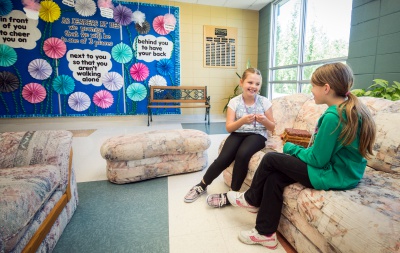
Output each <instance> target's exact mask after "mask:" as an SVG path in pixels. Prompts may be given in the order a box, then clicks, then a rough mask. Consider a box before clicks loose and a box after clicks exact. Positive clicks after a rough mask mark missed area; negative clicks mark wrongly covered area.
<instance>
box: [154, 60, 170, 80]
mask: <svg viewBox="0 0 400 253" xmlns="http://www.w3.org/2000/svg"><path fill="white" fill-rule="evenodd" d="M172 69H173V64H172V62H171V61H170V60H169V59H161V60H160V61H158V62H157V71H158V73H160V74H161V75H164V76H166V75H169V74H171V72H172Z"/></svg>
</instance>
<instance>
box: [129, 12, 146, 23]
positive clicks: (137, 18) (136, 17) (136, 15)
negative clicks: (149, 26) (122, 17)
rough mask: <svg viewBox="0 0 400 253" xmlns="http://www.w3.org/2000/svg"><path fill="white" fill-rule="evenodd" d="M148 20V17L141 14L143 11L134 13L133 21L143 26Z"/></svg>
mask: <svg viewBox="0 0 400 253" xmlns="http://www.w3.org/2000/svg"><path fill="white" fill-rule="evenodd" d="M145 20H146V15H145V14H144V13H143V12H141V11H134V12H133V13H132V21H133V22H134V23H135V24H137V25H139V26H142V24H143V22H144V21H145Z"/></svg>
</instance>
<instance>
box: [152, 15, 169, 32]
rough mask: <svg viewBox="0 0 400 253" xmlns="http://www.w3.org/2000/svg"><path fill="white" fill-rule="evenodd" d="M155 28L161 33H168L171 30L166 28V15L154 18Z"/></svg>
mask: <svg viewBox="0 0 400 253" xmlns="http://www.w3.org/2000/svg"><path fill="white" fill-rule="evenodd" d="M153 28H154V31H156V33H158V34H160V35H166V34H168V33H169V32H170V31H167V30H165V28H164V16H157V17H156V18H154V19H153Z"/></svg>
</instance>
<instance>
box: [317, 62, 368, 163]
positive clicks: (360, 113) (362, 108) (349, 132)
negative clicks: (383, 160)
mask: <svg viewBox="0 0 400 253" xmlns="http://www.w3.org/2000/svg"><path fill="white" fill-rule="evenodd" d="M311 82H312V83H313V84H314V85H318V86H323V85H325V84H329V86H330V87H331V89H333V90H334V91H335V94H336V96H342V97H347V99H346V100H345V101H344V102H343V103H341V104H340V105H339V106H338V113H339V117H340V122H342V123H343V129H342V132H341V133H340V135H339V139H340V140H342V142H343V145H345V146H346V145H349V144H350V143H352V142H353V141H354V139H355V138H356V136H357V130H358V124H359V119H360V118H361V130H360V145H359V152H360V154H361V155H362V156H363V157H366V158H368V157H369V156H370V155H373V149H372V148H373V145H374V142H375V136H376V126H375V122H374V120H373V119H372V115H371V113H370V111H369V109H368V108H367V106H366V105H364V104H363V103H362V102H360V100H359V99H358V98H357V97H356V96H355V95H353V94H352V93H351V92H350V89H351V87H352V86H353V71H352V70H351V68H350V67H349V66H347V65H346V64H343V63H340V62H338V63H330V64H325V65H322V66H321V67H319V68H317V69H316V70H315V72H314V73H313V75H312V77H311ZM343 112H345V113H346V118H347V119H345V118H344V117H343Z"/></svg>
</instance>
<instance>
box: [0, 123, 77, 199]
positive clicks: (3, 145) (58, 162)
mask: <svg viewBox="0 0 400 253" xmlns="http://www.w3.org/2000/svg"><path fill="white" fill-rule="evenodd" d="M71 147H72V133H71V132H69V131H65V130H57V131H54V130H49V131H31V132H5V133H0V168H13V167H22V166H30V165H34V164H52V165H54V166H57V167H58V168H59V170H60V173H61V177H62V184H60V190H61V191H65V189H66V188H67V184H68V174H69V172H68V168H69V159H70V155H69V154H70V150H71Z"/></svg>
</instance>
